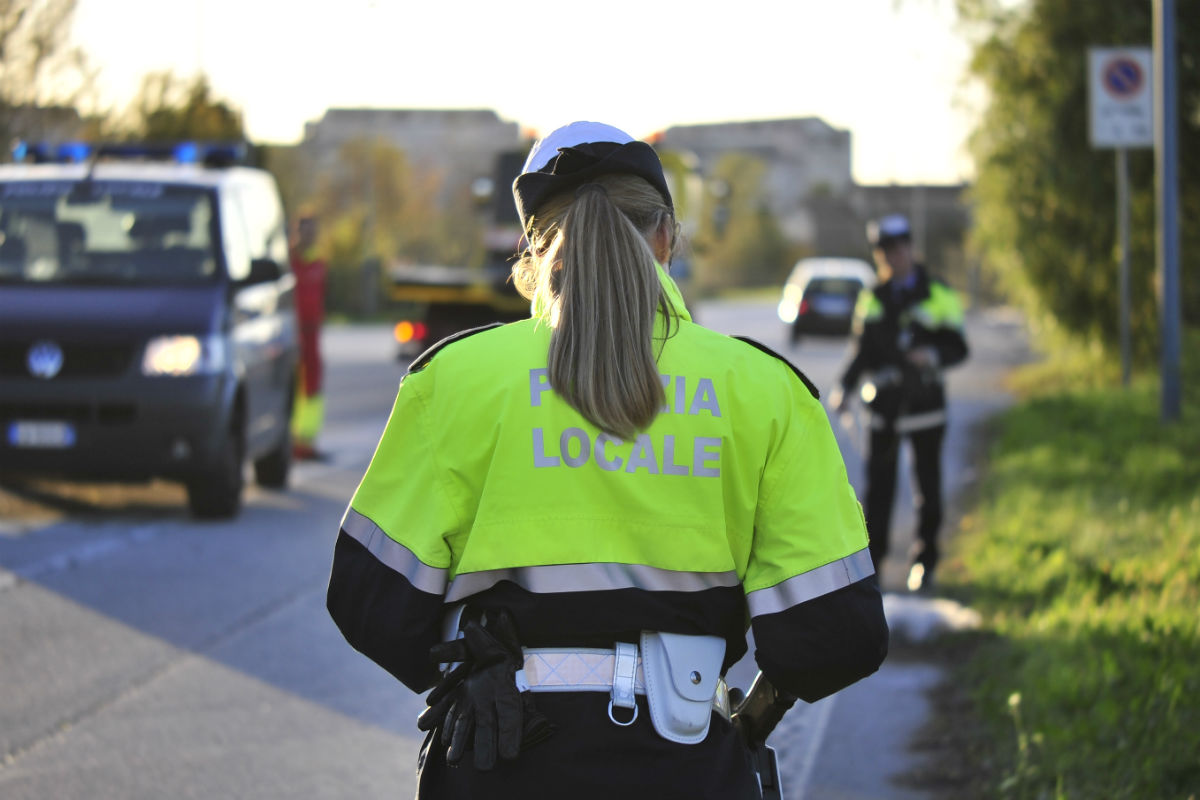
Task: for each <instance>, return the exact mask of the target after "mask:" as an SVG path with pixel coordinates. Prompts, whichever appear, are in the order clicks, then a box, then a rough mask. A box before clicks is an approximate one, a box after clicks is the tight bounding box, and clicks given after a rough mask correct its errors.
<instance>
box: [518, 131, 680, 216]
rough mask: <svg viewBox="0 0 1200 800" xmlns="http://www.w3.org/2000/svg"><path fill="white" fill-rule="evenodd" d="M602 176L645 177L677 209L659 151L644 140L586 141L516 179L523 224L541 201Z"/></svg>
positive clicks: (669, 204) (519, 211)
mask: <svg viewBox="0 0 1200 800" xmlns="http://www.w3.org/2000/svg"><path fill="white" fill-rule="evenodd" d="M601 175H636V176H638V177H639V178H643V179H644V180H645V181H646V182H647V183H649V184H650V185H651V186H653V187H654V188H655V189H656V190H658V193H659V194H661V195H662V197H663V200H665V201H666V203H667V205H668V206H670V207H672V208H674V204H673V203H672V201H671V190H670V189H668V188H667V179H666V176H665V175H664V174H663V168H662V162H661V161H659V159H658V153H656V152H654V148H653V147H651V146H650V145H648V144H646V143H645V142H628V143H626V144H617V143H616V142H586V143H584V144H579V145H575V146H574V147H563V148H561V149H560V150H559V151H558V155H556V156H555V157H554V158H552V159H550V161H549V162H547V164H546V166H545V167H544V168H542V170H540V171H538V172H526V173H524V174H523V175H519V176H518V177H517V179H516V180H515V181H513V199H514V200H515V201H516V205H517V213H518V214H519V215H520V217H521V223H522V225H525V226H528V223H529V216H530V215H532V214H533V212H534V211H536V210H537V208H538V207H539V206H541V204H542V203H544V202H545V201H546V200H548V199H550V198H551V197H552V196H554V195H556V194H559V193H560V192H566V191H569V190H571V189H576V188H578V187H580V186H582V185H583V184H585V183H587V182H588V181H591V180H594V179H595V178H597V177H599V176H601Z"/></svg>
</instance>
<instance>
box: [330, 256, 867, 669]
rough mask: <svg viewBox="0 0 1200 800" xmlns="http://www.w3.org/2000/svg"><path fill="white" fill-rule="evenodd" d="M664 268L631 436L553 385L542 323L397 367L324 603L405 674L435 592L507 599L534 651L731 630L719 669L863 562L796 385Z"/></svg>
mask: <svg viewBox="0 0 1200 800" xmlns="http://www.w3.org/2000/svg"><path fill="white" fill-rule="evenodd" d="M660 275H661V278H662V281H663V286H664V290H665V293H666V295H667V298H668V300H669V304H670V307H671V310H672V315H673V317H674V318H673V319H665V318H663V317H662V315H661V313H660V319H659V328H658V332H659V335H660V337H661V338H660V339H659V340H658V341H656V350H658V351H659V352H660V355H659V358H658V367H659V372H660V375H661V380H662V385H663V388H664V393H665V397H666V402H665V404H664V406H663V408H662V410H661V412H660V413H659V415H658V416H657V417H656V419H655V420H654V421H653V422H652V423H651V424H650V425H649V427H647V428H646V429H645V430H644V431H642V432H641V433H639V434H638V435H637V436H636V437H634V438H633V439H632V440H630V441H621V440H618V439H616V438H615V437H613V436H610V435H608V434H606V433H604V432H603V431H601V430H600V429H598V428H597V427H596V426H595V425H593V424H592V423H591V422H589V421H588V420H586V419H585V418H584V417H583V416H582V415H580V414H579V412H577V411H576V410H575V409H573V408H572V407H571V406H569V405H568V404H567V403H566V402H565V401H563V400H562V399H561V398H560V397H559V396H558V395H557V394H556V393H555V392H554V391H553V390H552V389H551V388H550V385H549V380H548V377H547V371H546V363H547V352H548V347H549V342H550V333H551V330H550V327H549V324H548V322H547V321H546V320H545V319H544V318H542V317H533V318H531V319H529V320H524V321H521V322H516V323H511V324H508V325H503V326H495V327H492V328H490V329H487V330H483V331H481V332H478V333H475V334H473V335H470V336H465V337H462V338H459V339H458V340H456V341H453V342H450V343H448V344H445V345H444V346H441V347H440V348H438V349H437V352H436V353H435V354H433V355H432V356H430V357H425V358H422V359H419V360H418V362H417V363H416V364H415V365H414V369H413V370H412V371H410V373H409V374H408V375H407V376H406V377H405V378H404V380H403V382H402V384H401V386H400V390H399V392H398V394H397V397H396V402H395V406H394V408H393V409H392V413H391V417H390V419H389V421H388V424H387V428H386V430H385V431H384V433H383V436H382V438H381V439H380V441H379V445H378V448H377V450H376V452H375V455H374V457H373V458H372V460H371V463H370V466H369V468H368V469H367V472H366V474H365V475H364V476H363V479H362V482H361V484H360V485H359V487H358V489H357V491H356V492H355V493H354V497H353V499H352V500H351V503H350V507H349V509H348V510H347V512H346V515H345V518H344V520H343V523H342V530H341V536H340V539H339V550H338V553H337V555H336V556H335V563H334V575H333V578H332V580H331V588H330V609H331V612H333V614H334V617H335V619H336V620H337V621H338V623H339V625H340V626H341V627H342V629H343V631H344V632H346V633H347V638H349V639H350V640H351V642H352V643H353V644H355V646H357V647H359V648H360V649H362V650H363V651H364V652H367V654H368V655H371V656H372V657H373V658H376V660H377V661H380V663H382V664H383V665H384V666H385V667H386V668H388V669H390V670H391V671H392V672H393V673H394V674H396V675H397V676H398V677H400V678H401V679H402V680H405V681H406V682H407V683H409V685H410V686H413V687H414V688H418V689H419V688H423V687H422V684H425V683H427V681H428V680H429V679H430V678H431V674H430V673H428V672H427V671H423V670H422V669H420V668H418V667H417V666H416V665H415V664H414V665H410V666H405V665H404V664H400V663H385V661H389V660H391V661H395V660H396V659H397V658H399V657H398V656H396V655H395V650H396V648H398V647H400V646H401V645H400V641H401V640H403V642H404V643H405V644H404V645H403V646H404V647H413V648H415V649H417V650H419V649H420V648H421V647H426V648H427V646H428V644H432V643H433V642H434V641H438V639H437V633H436V621H431V620H430V619H428V618H430V617H438V614H437V613H436V611H435V609H436V608H437V607H440V604H443V603H453V602H460V601H469V602H482V603H485V604H486V603H487V602H503V603H504V604H505V605H506V606H507V607H510V608H515V615H516V617H517V621H518V627H519V629H520V630H521V632H522V634H523V636H527V637H528V638H529V639H531V640H536V643H537V644H539V645H559V644H568V643H571V644H574V643H593V644H595V643H603V642H604V641H607V642H608V645H609V646H611V643H612V640H611V637H612V636H613V635H614V631H626V630H631V631H636V630H638V629H639V628H640V629H652V630H675V631H676V632H681V633H692V634H699V633H705V634H713V635H722V636H725V637H726V638H727V639H728V640H729V641H730V647H729V653H728V656H727V665H728V663H732V662H733V661H735V660H737V658H738V657H740V655H741V654H742V653H743V652H744V651H745V630H746V626H747V620H748V618H750V619H754V618H758V617H760V616H763V615H771V614H777V613H779V612H782V611H786V610H787V609H789V608H793V607H795V606H798V605H801V604H804V603H806V602H808V601H810V600H812V599H814V598H818V597H821V596H824V595H828V594H829V593H831V592H836V591H837V590H839V589H842V588H843V587H847V586H849V585H851V584H854V583H856V582H860V581H864V580H865V579H866V578H868V577H869V576H871V575H872V574H873V568H872V565H871V559H870V556H869V553H868V551H867V534H866V529H865V525H864V522H863V516H862V511H861V508H860V506H859V503H858V500H857V498H856V497H855V494H854V491H853V489H852V488H851V486H850V484H849V482H848V480H847V477H846V470H845V467H844V465H843V462H842V459H841V455H840V453H839V451H838V448H837V444H836V441H835V439H834V436H833V433H832V430H831V428H830V424H829V421H828V418H827V416H826V413H825V411H824V409H823V407H822V406H821V404H820V402H819V401H818V399H817V398H816V397H815V396H814V392H813V391H810V389H809V388H808V386H807V385H806V381H805V379H803V378H802V376H801V375H800V374H799V372H798V371H796V370H795V369H794V368H793V367H792V366H791V365H790V364H788V363H787V362H786V361H785V360H783V359H782V358H780V357H778V356H776V355H774V354H772V353H770V352H769V351H766V350H765V348H760V347H758V346H753V345H752V344H749V343H747V342H744V341H739V340H738V339H735V338H731V337H728V336H725V335H722V334H719V333H716V332H714V331H711V330H708V329H706V328H703V327H701V326H699V325H696V324H694V323H692V322H691V320H690V317H689V315H688V313H687V310H686V309H685V308H684V306H683V303H682V301H681V299H680V297H679V294H678V290H677V289H676V288H675V284H674V283H673V282H672V281H671V280H670V278H669V277H667V276H666V275H665V273H662V272H661V268H660ZM373 581H381V582H384V583H388V584H389V586H388V587H386V588H376V589H370V590H368V589H367V588H365V586H364V582H373ZM393 584H394V585H393ZM364 592H372V593H373V597H374V599H373V600H372V601H371V602H367V601H366V600H363V599H362V594H363V593H364ZM876 596H877V592H876ZM381 598H383V599H381ZM387 598H390V599H387ZM568 609H569V610H570V613H567V610H568ZM423 617H424V618H423ZM880 618H881V617H880ZM388 625H392V626H395V627H396V628H397V629H399V632H397V633H395V634H394V635H392V633H390V632H389V631H388V630H384V629H385V628H387V626H388ZM590 635H594V637H595V641H592V640H591V639H590V638H589V636H590ZM380 637H382V638H380ZM404 637H407V638H404ZM376 639H379V641H376ZM425 640H429V641H428V644H425V643H424V641H425ZM761 647H762V642H760V649H761ZM885 649H886V645H885ZM874 668H875V667H874V666H872V667H871V668H870V670H868V671H871V670H873V669H874ZM856 677H859V676H855V678H856ZM847 682H849V681H847Z"/></svg>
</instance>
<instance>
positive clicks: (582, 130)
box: [521, 122, 633, 174]
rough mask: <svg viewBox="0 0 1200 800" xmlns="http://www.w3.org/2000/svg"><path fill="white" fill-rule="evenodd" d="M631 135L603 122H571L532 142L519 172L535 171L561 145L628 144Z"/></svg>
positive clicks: (544, 164) (553, 155)
mask: <svg viewBox="0 0 1200 800" xmlns="http://www.w3.org/2000/svg"><path fill="white" fill-rule="evenodd" d="M632 141H633V137H632V136H630V135H629V134H628V133H626V132H625V131H623V130H621V129H620V128H614V127H613V126H612V125H605V124H604V123H603V122H572V123H569V124H567V125H563V126H562V127H561V128H557V129H555V130H553V131H551V132H550V133H548V134H546V136H544V137H542V138H541V139H539V140H538V141H537V143H536V144H534V146H533V149H532V150H530V151H529V157H528V158H527V159H525V166H524V167H522V168H521V173H522V174H524V173H526V172H537V171H538V170H540V169H542V168H543V167H545V166H546V165H547V164H549V163H550V160H551V159H552V158H554V157H555V156H556V155H558V151H559V150H560V149H561V148H563V147H575V146H576V145H580V144H585V143H588V142H616V143H617V144H628V143H630V142H632Z"/></svg>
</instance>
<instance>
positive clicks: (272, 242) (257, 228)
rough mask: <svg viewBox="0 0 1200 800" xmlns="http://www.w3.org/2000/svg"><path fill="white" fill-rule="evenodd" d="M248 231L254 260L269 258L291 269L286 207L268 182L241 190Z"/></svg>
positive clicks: (251, 184)
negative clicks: (289, 264) (285, 223)
mask: <svg viewBox="0 0 1200 800" xmlns="http://www.w3.org/2000/svg"><path fill="white" fill-rule="evenodd" d="M238 191H239V195H240V198H241V202H242V208H243V210H244V211H245V214H246V228H247V231H248V234H249V237H250V253H251V255H252V256H253V257H254V258H269V259H271V260H272V261H274V262H276V263H277V264H279V265H280V266H282V267H284V268H285V269H286V268H287V263H288V243H287V229H286V227H285V225H284V219H283V205H282V204H281V203H280V201H279V196H278V194H277V193H276V191H275V189H274V187H272V186H271V185H270V184H268V183H267V182H265V181H264V182H255V183H248V184H246V185H244V186H240V187H238Z"/></svg>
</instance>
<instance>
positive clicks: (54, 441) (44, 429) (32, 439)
mask: <svg viewBox="0 0 1200 800" xmlns="http://www.w3.org/2000/svg"><path fill="white" fill-rule="evenodd" d="M8 443H9V444H10V445H12V446H13V447H40V448H47V449H49V448H64V447H74V446H75V427H74V426H73V425H71V424H70V423H69V422H40V421H38V422H31V421H25V420H18V421H16V422H13V423H11V424H10V425H9V426H8Z"/></svg>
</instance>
